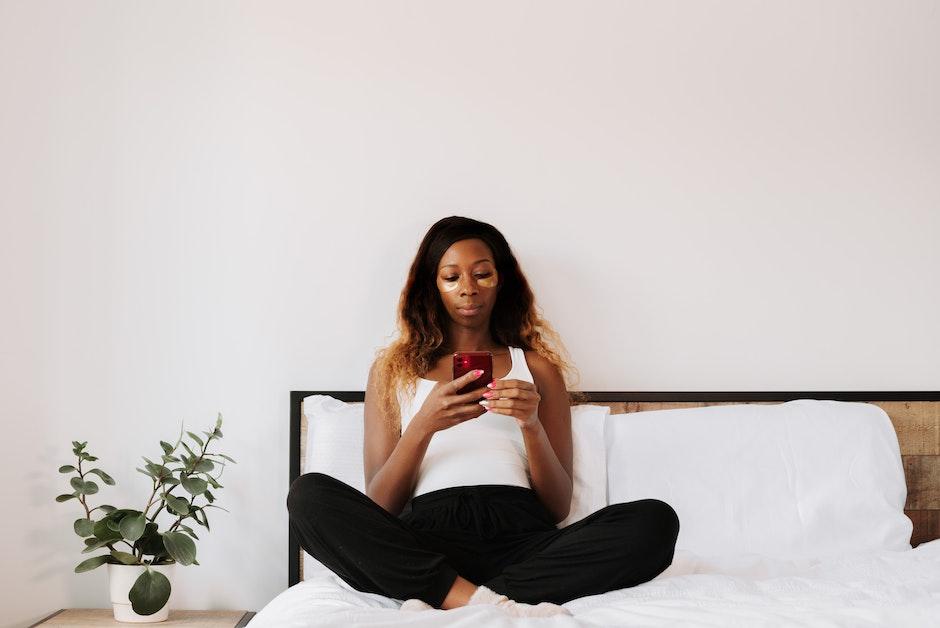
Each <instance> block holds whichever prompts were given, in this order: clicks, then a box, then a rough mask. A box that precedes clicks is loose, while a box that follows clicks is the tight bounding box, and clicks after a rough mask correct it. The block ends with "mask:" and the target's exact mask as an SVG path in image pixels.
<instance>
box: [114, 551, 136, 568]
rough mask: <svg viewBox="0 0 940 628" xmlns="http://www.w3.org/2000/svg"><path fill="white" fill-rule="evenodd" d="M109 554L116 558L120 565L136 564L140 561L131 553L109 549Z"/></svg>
mask: <svg viewBox="0 0 940 628" xmlns="http://www.w3.org/2000/svg"><path fill="white" fill-rule="evenodd" d="M111 556H112V557H114V558H116V559H117V560H118V561H119V562H120V563H121V564H122V565H138V564H140V561H139V560H137V557H136V556H134V555H133V554H128V553H127V552H119V551H118V550H111Z"/></svg>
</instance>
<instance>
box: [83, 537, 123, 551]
mask: <svg viewBox="0 0 940 628" xmlns="http://www.w3.org/2000/svg"><path fill="white" fill-rule="evenodd" d="M117 541H118V539H101V538H99V539H98V540H97V541H95V542H94V543H92V544H91V545H89V546H88V547H86V548H85V549H83V550H82V554H87V553H88V552H93V551H95V550H96V549H98V548H101V547H104V546H105V545H108V544H109V543H115V542H117Z"/></svg>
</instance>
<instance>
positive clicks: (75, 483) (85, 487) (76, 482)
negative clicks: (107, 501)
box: [69, 477, 98, 495]
mask: <svg viewBox="0 0 940 628" xmlns="http://www.w3.org/2000/svg"><path fill="white" fill-rule="evenodd" d="M69 484H71V485H72V488H74V489H75V492H76V493H78V494H80V495H94V494H95V493H97V492H98V485H97V484H95V483H94V482H92V481H91V480H83V479H81V478H80V477H73V478H72V479H70V480H69Z"/></svg>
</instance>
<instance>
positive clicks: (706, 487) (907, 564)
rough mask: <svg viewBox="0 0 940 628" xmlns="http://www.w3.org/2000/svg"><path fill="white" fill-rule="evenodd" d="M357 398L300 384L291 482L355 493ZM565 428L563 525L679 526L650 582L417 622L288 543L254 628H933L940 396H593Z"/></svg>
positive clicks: (939, 554) (938, 586)
mask: <svg viewBox="0 0 940 628" xmlns="http://www.w3.org/2000/svg"><path fill="white" fill-rule="evenodd" d="M363 397H364V395H363V393H362V392H361V391H339V392H337V391H293V392H291V401H290V406H291V416H290V481H291V482H292V481H293V480H294V479H295V478H296V477H298V476H299V475H300V474H301V473H304V472H309V471H322V472H326V473H330V474H332V475H334V476H335V477H338V478H340V479H342V480H344V481H346V482H347V483H349V484H351V485H352V486H355V487H356V488H359V489H360V490H362V489H363V479H362V477H361V476H362V461H361V444H362V420H361V416H362V401H363ZM572 432H573V436H574V445H575V460H574V466H575V469H574V475H575V478H574V480H575V494H576V495H575V498H574V500H573V503H572V513H571V515H569V517H568V519H566V521H564V522H562V523H561V524H559V526H562V525H567V524H568V523H571V522H573V521H576V520H577V519H579V518H581V517H583V516H586V514H589V513H590V512H593V511H594V510H596V509H598V508H600V507H603V506H604V505H606V504H607V503H617V502H624V501H632V500H634V499H640V498H643V497H657V498H660V499H664V500H665V501H667V502H668V503H670V504H671V505H672V506H673V507H674V508H675V509H676V511H677V513H678V514H679V516H680V526H681V527H680V533H679V538H678V539H677V543H676V553H675V559H674V561H673V563H672V565H671V566H670V567H669V568H667V569H666V570H665V571H664V572H663V573H661V574H659V575H658V576H657V577H656V578H654V579H653V580H651V581H649V582H646V583H643V584H641V585H638V586H636V587H631V588H627V589H620V590H615V591H610V592H607V593H604V594H601V595H594V596H588V597H583V598H579V599H575V600H572V601H570V602H568V603H566V604H565V607H566V608H568V609H569V610H570V611H571V612H572V615H571V616H559V617H553V618H550V619H516V618H510V617H507V616H504V615H503V614H502V613H501V612H499V611H498V610H497V609H494V608H487V607H464V608H460V609H453V610H449V611H443V610H430V611H420V612H409V611H401V610H399V607H400V605H401V600H395V599H392V598H388V597H385V596H381V595H376V594H368V593H362V592H359V591H356V590H354V589H353V588H351V587H350V586H349V585H347V584H346V583H345V582H343V581H342V580H341V579H340V578H338V577H337V576H335V575H334V574H333V573H332V572H330V571H329V570H328V569H327V568H326V567H324V566H322V565H320V564H319V563H318V562H317V561H316V560H314V559H313V558H312V557H311V556H309V555H307V554H306V553H304V552H303V551H302V549H301V548H300V547H299V545H298V543H297V539H296V538H294V537H293V535H290V538H289V551H288V561H287V562H288V583H289V588H288V589H286V590H285V591H283V592H282V593H280V594H279V595H277V596H276V597H275V598H274V599H272V600H271V601H270V602H269V603H268V604H267V605H265V607H264V608H262V609H261V610H260V611H259V612H258V614H257V615H256V616H255V617H254V619H253V620H252V622H251V625H252V626H254V627H255V628H264V627H265V626H284V627H291V626H296V627H301V626H350V625H363V626H368V625H382V626H398V625H401V626H468V627H469V626H479V625H488V626H489V625H492V626H502V625H506V626H510V625H512V626H517V625H528V624H529V623H531V622H533V621H535V622H540V624H545V623H552V625H557V626H673V625H676V626H678V625H681V626H940V392H900V391H890V392H818V391H812V392H589V393H587V399H586V400H584V401H582V402H580V403H577V404H574V405H573V406H572ZM287 488H288V487H285V488H284V491H285V492H284V494H285V496H286V491H287ZM575 502H577V503H575ZM283 516H284V520H285V525H286V521H287V511H286V506H285V510H284V513H283Z"/></svg>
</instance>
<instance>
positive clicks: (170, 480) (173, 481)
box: [163, 477, 180, 486]
mask: <svg viewBox="0 0 940 628" xmlns="http://www.w3.org/2000/svg"><path fill="white" fill-rule="evenodd" d="M163 483H164V484H167V485H168V486H176V485H177V484H179V483H180V481H179V480H177V479H176V478H174V477H169V478H163Z"/></svg>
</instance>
